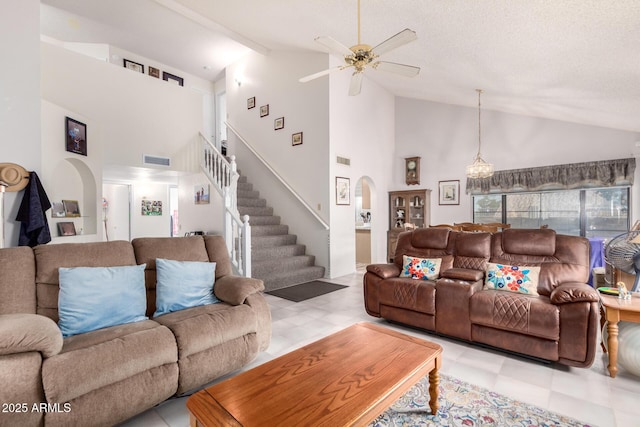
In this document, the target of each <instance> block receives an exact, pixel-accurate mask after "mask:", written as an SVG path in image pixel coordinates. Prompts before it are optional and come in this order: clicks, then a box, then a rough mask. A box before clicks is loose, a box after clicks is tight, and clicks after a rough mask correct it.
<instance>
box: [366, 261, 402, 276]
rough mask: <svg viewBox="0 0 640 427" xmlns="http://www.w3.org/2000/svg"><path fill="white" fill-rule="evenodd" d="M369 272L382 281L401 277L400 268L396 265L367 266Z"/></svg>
mask: <svg viewBox="0 0 640 427" xmlns="http://www.w3.org/2000/svg"><path fill="white" fill-rule="evenodd" d="M367 271H368V272H369V273H373V274H375V275H376V276H378V277H380V278H382V279H388V278H390V277H398V276H400V267H398V266H397V265H395V264H370V265H367Z"/></svg>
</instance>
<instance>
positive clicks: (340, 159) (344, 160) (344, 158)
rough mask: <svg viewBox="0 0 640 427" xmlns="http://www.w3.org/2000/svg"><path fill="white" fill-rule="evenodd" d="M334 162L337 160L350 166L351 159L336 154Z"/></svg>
mask: <svg viewBox="0 0 640 427" xmlns="http://www.w3.org/2000/svg"><path fill="white" fill-rule="evenodd" d="M336 162H338V163H339V164H341V165H347V166H351V159H348V158H346V157H340V156H337V157H336Z"/></svg>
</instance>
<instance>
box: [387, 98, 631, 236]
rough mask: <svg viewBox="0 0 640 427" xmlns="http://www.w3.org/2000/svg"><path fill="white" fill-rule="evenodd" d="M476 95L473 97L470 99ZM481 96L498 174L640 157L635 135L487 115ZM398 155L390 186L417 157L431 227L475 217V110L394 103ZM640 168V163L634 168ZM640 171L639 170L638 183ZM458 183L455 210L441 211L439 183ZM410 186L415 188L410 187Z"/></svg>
mask: <svg viewBox="0 0 640 427" xmlns="http://www.w3.org/2000/svg"><path fill="white" fill-rule="evenodd" d="M470 96H473V94H470ZM485 105H490V98H489V96H486V94H485V95H484V96H483V108H482V157H483V158H484V159H485V160H486V161H488V162H490V163H493V164H494V166H495V169H496V170H506V169H518V168H528V167H536V166H547V165H558V164H565V163H578V162H587V161H595V160H611V159H619V158H629V157H634V156H637V155H638V154H639V153H638V151H637V150H638V148H636V147H635V143H636V141H638V140H639V139H640V138H638V135H637V134H636V133H633V132H626V131H620V130H615V129H608V128H602V127H597V126H586V125H581V124H575V123H568V122H561V121H556V120H548V119H541V118H535V117H527V116H519V115H514V114H508V113H502V112H497V111H491V110H487V109H486V107H485ZM395 118H396V132H395V135H396V138H395V139H396V151H395V158H394V165H393V169H394V172H393V186H394V187H395V188H396V189H403V188H407V189H408V188H410V187H408V186H407V185H406V184H405V183H404V175H403V170H404V158H405V157H411V156H420V157H421V158H422V159H421V163H420V166H421V168H420V175H421V177H420V187H421V188H422V187H424V188H430V189H432V190H433V192H432V196H431V223H432V224H440V223H449V224H450V223H453V222H464V221H470V220H471V219H472V215H473V213H472V206H471V197H470V196H467V195H466V194H465V183H466V177H465V167H466V166H467V165H468V164H470V163H471V162H472V161H473V158H474V157H475V155H476V152H477V150H478V110H477V108H468V107H460V106H454V105H448V104H440V103H435V102H428V101H420V100H416V99H409V98H400V97H399V98H396V109H395ZM639 166H640V165H639ZM639 173H640V167H638V168H637V169H636V182H640V181H638V179H639V178H638V174H639ZM456 179H457V180H460V192H461V197H460V205H459V206H452V205H446V206H439V205H438V181H443V180H456ZM413 187H415V186H413ZM639 188H640V186H638V185H634V187H633V189H632V204H633V206H632V215H633V217H634V220H635V218H636V217H637V216H638V214H639V213H640V210H639V209H638V203H640V197H639V196H640V193H639V191H640V190H639Z"/></svg>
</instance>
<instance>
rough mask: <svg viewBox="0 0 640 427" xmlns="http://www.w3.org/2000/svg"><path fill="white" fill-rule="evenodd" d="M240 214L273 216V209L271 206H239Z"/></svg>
mask: <svg viewBox="0 0 640 427" xmlns="http://www.w3.org/2000/svg"><path fill="white" fill-rule="evenodd" d="M238 212H240V215H249V216H254V215H273V208H272V207H269V206H265V207H259V206H238Z"/></svg>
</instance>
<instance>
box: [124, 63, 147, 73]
mask: <svg viewBox="0 0 640 427" xmlns="http://www.w3.org/2000/svg"><path fill="white" fill-rule="evenodd" d="M123 61H124V68H126V69H128V70H133V71H137V72H139V73H142V74H144V65H142V64H139V63H137V62H133V61H129V60H128V59H124V60H123Z"/></svg>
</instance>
